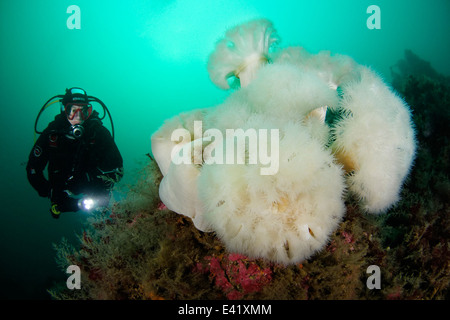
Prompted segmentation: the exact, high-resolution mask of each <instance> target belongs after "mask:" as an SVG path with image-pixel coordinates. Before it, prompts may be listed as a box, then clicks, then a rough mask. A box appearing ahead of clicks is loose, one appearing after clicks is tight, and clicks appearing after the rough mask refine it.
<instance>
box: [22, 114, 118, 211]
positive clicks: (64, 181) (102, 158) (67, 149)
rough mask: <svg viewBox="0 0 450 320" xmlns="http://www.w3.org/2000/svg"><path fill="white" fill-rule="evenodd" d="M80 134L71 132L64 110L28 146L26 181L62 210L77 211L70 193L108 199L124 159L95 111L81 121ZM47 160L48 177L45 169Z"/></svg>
mask: <svg viewBox="0 0 450 320" xmlns="http://www.w3.org/2000/svg"><path fill="white" fill-rule="evenodd" d="M83 128H84V133H83V135H82V136H81V137H80V138H74V137H73V136H72V135H71V134H70V131H71V124H70V123H69V121H68V120H67V118H66V115H65V114H64V113H61V114H59V115H57V116H56V117H55V120H54V121H52V122H51V123H50V124H49V125H48V127H47V128H46V129H45V130H44V132H43V133H42V134H41V135H40V136H39V138H38V140H37V141H36V143H35V145H34V147H33V149H32V150H31V153H30V156H29V160H28V164H27V176H28V181H29V182H30V184H31V185H32V186H33V188H34V189H36V191H37V192H38V193H39V195H40V196H42V197H49V198H50V199H51V201H52V204H57V205H58V208H59V210H60V211H61V212H67V211H78V210H79V209H78V205H77V203H78V200H76V199H75V198H76V197H73V196H70V194H72V195H80V194H84V195H90V196H93V197H97V198H98V199H102V202H101V205H107V203H108V202H109V194H110V189H111V188H112V186H113V185H114V183H115V182H118V181H119V180H120V179H121V178H122V176H123V160H122V156H121V154H120V152H119V149H118V148H117V146H116V144H115V142H114V140H113V138H112V136H111V134H110V132H109V131H108V130H107V129H106V128H105V127H104V126H103V125H102V122H101V121H100V119H99V118H98V113H97V112H94V113H93V114H92V115H91V117H90V118H89V119H88V120H86V121H85V122H84V123H83ZM47 164H48V180H47V179H46V178H45V176H44V169H45V167H46V166H47Z"/></svg>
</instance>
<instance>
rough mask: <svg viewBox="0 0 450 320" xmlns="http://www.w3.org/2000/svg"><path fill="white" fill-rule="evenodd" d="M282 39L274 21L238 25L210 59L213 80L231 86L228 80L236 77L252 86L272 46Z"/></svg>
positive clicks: (227, 33) (219, 43)
mask: <svg viewBox="0 0 450 320" xmlns="http://www.w3.org/2000/svg"><path fill="white" fill-rule="evenodd" d="M277 41H278V37H277V35H276V33H275V29H274V28H273V27H272V23H271V22H270V21H268V20H265V19H260V20H254V21H250V22H248V23H246V24H242V25H238V26H236V27H234V28H232V29H230V30H228V31H227V32H226V34H225V37H224V38H223V39H221V40H220V41H219V42H218V43H217V44H216V48H215V51H214V52H213V53H212V54H211V56H210V57H209V61H208V71H209V74H210V77H211V80H212V81H213V82H214V83H215V84H216V85H217V86H218V87H220V88H222V89H229V88H230V85H229V84H228V79H229V78H231V77H236V78H238V79H239V80H240V84H241V87H245V86H246V85H248V84H249V83H250V82H251V80H252V79H253V78H254V77H255V73H256V71H257V70H258V69H259V67H260V66H261V65H264V64H265V63H267V62H268V61H269V49H270V47H271V46H272V45H273V44H275V43H276V42H277Z"/></svg>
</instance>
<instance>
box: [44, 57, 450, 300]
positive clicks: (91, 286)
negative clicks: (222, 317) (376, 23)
mask: <svg viewBox="0 0 450 320" xmlns="http://www.w3.org/2000/svg"><path fill="white" fill-rule="evenodd" d="M392 75H393V82H392V83H393V86H394V88H395V89H396V90H397V92H399V93H400V95H401V96H402V98H403V99H404V100H405V101H406V102H407V103H408V105H409V106H410V107H411V109H412V116H413V122H414V125H415V130H416V139H417V144H418V145H417V153H416V159H415V163H414V166H413V168H412V170H411V172H410V174H409V176H408V178H407V180H406V182H405V185H404V187H403V189H402V191H401V200H400V201H399V202H398V203H397V204H396V205H395V206H394V207H392V208H391V209H390V210H389V211H388V212H387V213H386V214H384V215H368V214H366V213H364V212H363V211H362V210H361V209H360V208H359V206H358V205H357V199H354V198H352V197H351V196H349V197H348V198H347V199H346V201H345V205H346V214H345V217H344V218H343V221H342V222H341V223H340V225H339V227H338V229H337V230H336V231H335V232H334V233H333V234H332V236H331V237H330V241H329V242H328V243H327V245H326V246H325V248H324V249H323V250H321V251H320V252H318V253H317V254H315V255H313V256H312V257H310V258H308V259H307V260H305V261H303V262H302V263H298V264H294V265H288V266H286V265H282V264H277V263H274V262H270V261H267V260H265V259H251V258H248V257H246V256H244V255H242V254H237V253H234V252H229V251H227V250H226V249H225V247H224V245H223V243H222V242H221V241H220V240H219V239H218V237H216V235H215V233H214V232H212V233H204V232H202V231H199V230H198V229H197V228H196V227H195V226H194V224H193V223H192V221H191V219H190V218H187V217H185V216H182V215H179V214H176V213H174V212H171V211H170V210H168V209H167V208H166V207H165V206H164V205H163V204H162V203H161V200H160V199H159V195H158V188H159V184H160V182H161V179H162V175H161V172H160V170H159V168H158V166H157V164H156V163H155V161H153V160H152V159H149V160H148V162H147V163H146V164H145V165H144V167H143V168H142V172H140V173H139V176H140V177H141V179H140V180H138V181H137V182H136V184H135V185H133V186H130V188H129V190H127V197H126V199H124V200H123V201H120V202H117V203H114V204H113V205H112V206H111V208H110V209H109V210H108V211H106V212H103V213H102V214H98V215H96V216H95V217H93V218H92V219H91V220H90V223H89V225H88V226H87V229H86V230H85V231H84V232H83V233H82V234H81V235H79V243H77V244H70V243H68V242H67V241H66V240H62V241H61V242H60V243H58V244H55V249H56V254H57V259H56V260H57V262H58V264H59V265H60V266H61V269H62V272H63V273H65V270H66V268H67V267H68V266H69V265H77V266H79V267H80V269H81V289H79V290H69V289H67V287H66V284H65V283H59V284H57V285H55V286H54V287H53V288H51V289H49V293H50V294H51V296H52V297H53V298H54V299H95V300H96V299H151V300H155V299H449V298H450V292H449V284H450V266H449V262H450V251H449V239H450V215H449V214H450V207H449V198H450V181H449V177H448V173H449V172H450V170H449V169H450V168H449V164H450V143H449V130H448V123H449V121H450V81H449V78H448V77H445V76H443V75H440V74H439V73H438V72H437V71H436V70H434V69H433V68H432V67H431V66H430V64H429V63H427V62H425V61H423V60H422V59H420V58H419V57H417V56H416V55H415V54H414V53H412V52H411V51H406V52H405V58H404V59H402V60H401V61H400V62H398V63H397V64H396V65H395V66H394V67H393V68H392ZM370 265H377V266H378V267H379V268H380V270H381V289H369V288H368V287H367V285H366V281H367V278H368V277H369V276H370V274H368V273H367V268H368V267H369V266H370Z"/></svg>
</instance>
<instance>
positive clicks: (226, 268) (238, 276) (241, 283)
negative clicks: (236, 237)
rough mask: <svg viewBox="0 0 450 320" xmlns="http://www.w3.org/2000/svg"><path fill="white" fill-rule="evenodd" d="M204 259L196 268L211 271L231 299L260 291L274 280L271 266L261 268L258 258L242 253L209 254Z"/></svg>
mask: <svg viewBox="0 0 450 320" xmlns="http://www.w3.org/2000/svg"><path fill="white" fill-rule="evenodd" d="M204 261H205V263H203V264H202V263H198V264H197V266H196V270H197V271H199V272H202V273H209V276H210V278H211V279H213V280H214V284H215V286H216V287H217V288H219V289H220V290H221V291H222V292H223V293H224V294H225V296H226V297H227V298H228V299H230V300H235V299H242V298H243V297H244V296H246V295H248V294H251V293H256V292H260V291H261V290H262V289H263V288H264V286H266V285H267V284H269V283H270V281H271V280H272V270H271V269H270V268H261V267H260V266H259V265H258V264H257V263H256V260H253V259H249V258H248V257H246V256H244V255H241V254H236V253H230V254H226V255H220V256H218V257H216V256H207V257H205V258H204Z"/></svg>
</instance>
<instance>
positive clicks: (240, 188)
mask: <svg viewBox="0 0 450 320" xmlns="http://www.w3.org/2000/svg"><path fill="white" fill-rule="evenodd" d="M258 121H259V122H260V124H259V125H260V127H267V126H270V123H268V124H267V123H264V122H267V121H268V120H267V118H266V120H265V118H264V117H259V119H255V120H254V121H252V124H253V125H255V124H256V123H257V122H258ZM269 122H270V121H269ZM281 136H282V137H281V138H280V158H279V161H280V164H279V171H278V173H277V174H275V175H261V174H260V166H259V165H245V166H243V165H238V164H234V165H217V164H214V165H208V166H203V168H202V171H201V174H200V177H199V180H198V182H199V183H198V186H199V199H200V200H201V202H202V203H203V204H205V208H204V210H205V211H204V212H205V213H204V219H205V220H207V221H208V224H209V225H211V228H212V229H213V230H214V231H215V232H216V233H217V235H218V236H219V238H220V239H221V240H222V241H223V242H224V243H225V245H226V247H227V249H228V250H230V251H233V252H239V253H242V254H245V255H248V256H250V257H264V258H266V259H269V260H271V261H275V262H279V263H284V264H290V263H296V262H299V261H302V260H304V259H307V258H309V257H310V256H311V255H312V254H314V253H315V252H316V251H318V250H320V249H321V248H323V246H325V245H326V243H327V241H328V239H329V236H330V234H331V233H332V232H333V231H334V230H335V229H336V228H337V226H338V224H339V222H340V221H341V218H342V216H343V214H344V212H345V207H344V203H343V201H342V198H341V197H342V193H343V191H344V179H343V177H342V172H341V169H340V167H339V166H338V165H336V164H335V163H333V157H332V155H331V153H330V152H329V151H327V150H325V149H324V148H323V146H322V145H321V144H320V143H319V142H318V141H317V140H315V139H312V138H311V136H310V135H309V134H308V130H306V129H305V128H304V127H303V126H302V125H299V124H298V123H295V122H293V121H292V122H288V123H285V124H284V126H283V130H282V133H281Z"/></svg>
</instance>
